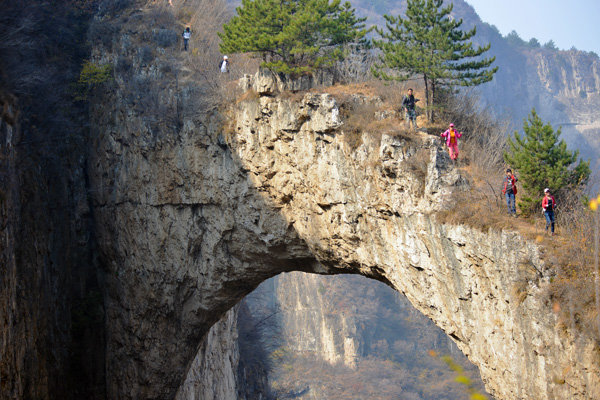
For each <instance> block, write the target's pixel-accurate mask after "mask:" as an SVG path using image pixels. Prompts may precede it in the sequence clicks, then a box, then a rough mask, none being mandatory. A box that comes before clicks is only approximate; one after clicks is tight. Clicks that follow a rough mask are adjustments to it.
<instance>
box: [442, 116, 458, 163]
mask: <svg viewBox="0 0 600 400" xmlns="http://www.w3.org/2000/svg"><path fill="white" fill-rule="evenodd" d="M440 136H441V137H442V139H443V138H446V146H448V154H450V159H451V160H456V158H457V157H458V138H460V137H462V132H458V131H457V130H456V129H454V124H450V126H449V127H448V129H446V131H445V132H444V133H442V134H441V135H440Z"/></svg>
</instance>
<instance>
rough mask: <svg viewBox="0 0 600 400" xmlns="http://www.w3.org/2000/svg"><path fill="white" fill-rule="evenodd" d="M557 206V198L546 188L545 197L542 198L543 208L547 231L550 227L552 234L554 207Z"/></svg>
mask: <svg viewBox="0 0 600 400" xmlns="http://www.w3.org/2000/svg"><path fill="white" fill-rule="evenodd" d="M555 208H556V200H554V196H552V195H551V194H550V189H548V188H546V189H544V198H543V199H542V209H543V210H544V217H546V232H548V227H550V234H551V235H552V236H554V209H555Z"/></svg>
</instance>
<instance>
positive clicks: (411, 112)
mask: <svg viewBox="0 0 600 400" xmlns="http://www.w3.org/2000/svg"><path fill="white" fill-rule="evenodd" d="M417 101H419V99H415V96H413V90H412V89H408V92H407V93H406V94H405V95H404V97H402V108H404V120H405V121H406V127H407V128H410V121H412V122H413V126H414V128H415V129H417V113H416V111H415V103H416V102H417Z"/></svg>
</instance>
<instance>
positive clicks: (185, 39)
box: [181, 27, 192, 51]
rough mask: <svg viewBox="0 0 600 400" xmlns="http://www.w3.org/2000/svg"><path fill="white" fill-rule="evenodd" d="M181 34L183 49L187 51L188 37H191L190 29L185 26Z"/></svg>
mask: <svg viewBox="0 0 600 400" xmlns="http://www.w3.org/2000/svg"><path fill="white" fill-rule="evenodd" d="M181 36H183V51H187V50H188V42H189V41H190V38H191V37H192V31H190V28H189V27H188V28H185V30H184V31H183V33H182V34H181Z"/></svg>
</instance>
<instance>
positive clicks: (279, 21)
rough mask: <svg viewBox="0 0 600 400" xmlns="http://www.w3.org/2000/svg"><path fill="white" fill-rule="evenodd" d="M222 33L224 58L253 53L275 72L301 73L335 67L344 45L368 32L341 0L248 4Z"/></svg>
mask: <svg viewBox="0 0 600 400" xmlns="http://www.w3.org/2000/svg"><path fill="white" fill-rule="evenodd" d="M236 11H237V15H236V16H234V17H233V18H232V19H231V21H230V22H229V23H228V24H226V25H225V26H223V32H222V33H219V34H218V35H219V37H220V38H221V40H222V43H221V46H220V49H221V52H223V53H253V54H254V55H256V56H259V57H261V58H262V59H263V63H262V66H263V67H267V68H270V69H272V70H274V71H275V72H283V73H288V74H301V73H306V72H311V71H313V70H314V69H316V68H320V67H327V66H331V65H333V63H334V62H335V61H337V60H340V59H341V58H342V57H343V52H342V50H341V46H342V45H344V44H349V43H357V42H361V41H362V40H364V37H365V35H366V33H367V31H366V30H365V29H364V24H363V22H364V21H365V20H366V18H357V17H356V15H355V10H354V9H353V8H352V7H351V5H350V3H348V2H346V3H344V4H343V5H341V4H340V0H333V2H332V3H331V4H330V3H329V0H242V5H241V7H238V8H236Z"/></svg>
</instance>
